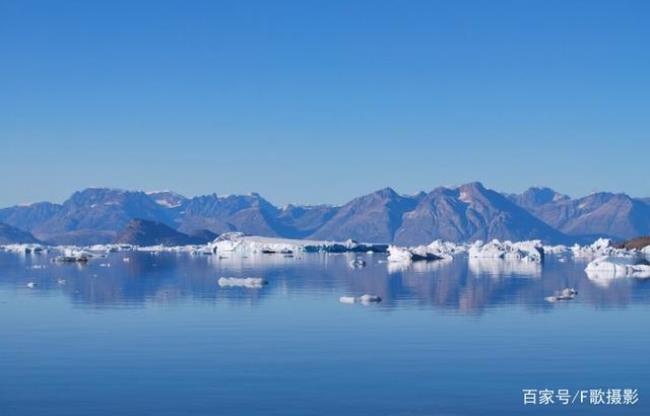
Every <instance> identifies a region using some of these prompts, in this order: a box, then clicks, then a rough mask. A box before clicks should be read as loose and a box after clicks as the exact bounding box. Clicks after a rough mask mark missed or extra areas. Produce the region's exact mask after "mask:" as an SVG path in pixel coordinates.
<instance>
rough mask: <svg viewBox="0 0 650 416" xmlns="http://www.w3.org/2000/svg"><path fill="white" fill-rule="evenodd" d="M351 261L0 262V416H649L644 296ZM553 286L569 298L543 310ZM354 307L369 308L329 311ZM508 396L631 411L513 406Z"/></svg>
mask: <svg viewBox="0 0 650 416" xmlns="http://www.w3.org/2000/svg"><path fill="white" fill-rule="evenodd" d="M123 257H129V259H130V261H128V262H125V261H123ZM355 257H357V256H356V255H355V256H352V255H346V254H339V255H332V254H330V255H326V254H304V255H297V256H295V257H292V258H289V257H284V256H281V255H259V256H252V257H248V258H241V257H237V258H228V259H219V258H217V257H216V256H190V255H188V254H173V253H162V254H151V253H134V252H129V253H112V254H109V255H108V257H106V258H102V259H97V260H92V261H90V262H89V263H88V264H87V265H84V266H79V265H72V264H53V263H52V262H51V261H50V260H51V258H50V257H48V255H16V254H9V253H0V415H2V416H41V415H42V416H45V415H48V416H49V415H52V416H95V415H99V416H120V415H138V416H142V415H157V416H167V415H169V416H172V415H173V416H177V415H300V416H305V415H563V414H566V415H600V414H602V415H649V414H650V330H649V329H648V326H649V325H648V324H649V323H650V281H643V280H637V279H617V280H615V281H593V280H590V279H589V278H588V277H587V275H586V274H585V272H584V267H585V265H586V263H585V262H580V261H577V260H576V261H574V260H567V261H560V260H559V259H557V258H555V257H547V258H546V259H545V261H544V264H543V265H542V266H539V265H534V264H522V263H507V262H503V261H494V260H488V261H478V262H477V261H469V260H468V259H467V257H463V256H460V257H457V258H456V259H455V260H454V261H453V262H450V263H429V264H417V265H413V266H411V267H395V266H392V265H391V266H389V265H388V264H387V263H386V256H385V255H379V254H375V255H362V256H360V257H362V258H364V259H365V260H366V261H367V267H365V268H360V269H353V268H351V267H350V266H349V262H350V260H351V259H353V258H355ZM221 276H228V277H230V276H233V277H263V278H264V279H266V280H267V281H268V285H266V286H264V287H263V288H261V289H246V288H221V287H219V285H218V284H217V280H218V278H219V277H221ZM60 279H64V280H65V283H63V282H58V280H60ZM28 282H34V283H35V284H36V286H35V287H34V288H28V287H27V283H28ZM566 287H571V288H575V289H576V290H578V296H577V297H576V299H575V300H572V301H567V302H558V303H549V302H546V301H545V300H544V297H546V296H549V295H552V294H553V293H554V292H555V291H556V290H561V289H563V288H566ZM364 293H368V294H372V295H379V296H381V297H382V299H383V301H382V302H381V303H379V304H372V305H362V304H352V305H348V304H342V303H340V302H339V297H340V296H345V295H351V296H359V295H362V294H364ZM523 389H538V390H541V389H549V390H553V391H554V392H557V390H559V389H568V390H569V391H570V393H571V394H572V395H573V394H575V393H576V392H577V391H579V390H585V389H586V390H589V389H603V390H604V391H606V390H607V389H635V390H637V392H638V399H639V401H638V402H637V403H636V404H634V405H603V404H600V405H590V404H588V400H589V398H587V402H586V403H585V404H578V403H577V402H576V403H573V404H569V405H562V404H559V402H558V400H557V399H555V404H551V405H526V406H525V405H524V404H523V392H522V390H523Z"/></svg>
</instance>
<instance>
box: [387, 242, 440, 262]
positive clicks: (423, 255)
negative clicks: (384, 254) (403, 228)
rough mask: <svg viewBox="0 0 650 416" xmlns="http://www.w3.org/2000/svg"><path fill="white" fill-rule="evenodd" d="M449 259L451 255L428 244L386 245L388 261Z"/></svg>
mask: <svg viewBox="0 0 650 416" xmlns="http://www.w3.org/2000/svg"><path fill="white" fill-rule="evenodd" d="M443 259H447V260H451V255H449V254H444V253H440V252H438V251H435V249H430V248H429V246H416V247H400V246H392V245H391V246H388V261H389V262H393V263H410V262H412V261H435V260H443Z"/></svg>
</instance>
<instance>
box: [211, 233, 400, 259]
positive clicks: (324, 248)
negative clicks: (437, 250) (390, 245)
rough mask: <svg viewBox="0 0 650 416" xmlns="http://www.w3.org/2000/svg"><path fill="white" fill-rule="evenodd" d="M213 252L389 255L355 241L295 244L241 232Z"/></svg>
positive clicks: (215, 244) (376, 246) (219, 241)
mask: <svg viewBox="0 0 650 416" xmlns="http://www.w3.org/2000/svg"><path fill="white" fill-rule="evenodd" d="M208 246H209V247H210V251H211V252H213V253H218V254H220V255H221V254H226V253H232V254H239V255H249V254H282V255H287V254H295V253H299V252H305V253H322V252H325V253H345V252H369V251H370V252H375V253H378V252H385V251H386V248H387V246H386V245H385V244H364V243H358V242H356V241H354V240H347V241H345V242H336V241H320V240H294V239H289V238H275V237H258V236H250V235H246V234H244V233H240V232H231V233H225V234H222V235H220V236H219V237H217V238H216V239H215V240H214V241H213V242H212V243H209V245H208Z"/></svg>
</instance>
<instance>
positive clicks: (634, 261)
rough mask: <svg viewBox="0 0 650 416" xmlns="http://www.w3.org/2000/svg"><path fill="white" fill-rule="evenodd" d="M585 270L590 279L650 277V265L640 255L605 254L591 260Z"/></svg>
mask: <svg viewBox="0 0 650 416" xmlns="http://www.w3.org/2000/svg"><path fill="white" fill-rule="evenodd" d="M585 272H587V276H588V277H589V278H590V279H593V280H601V281H602V280H606V279H607V278H610V279H614V278H618V277H636V278H641V279H645V278H650V265H648V264H647V263H644V262H643V261H642V260H641V259H640V258H639V256H633V255H628V256H603V257H599V258H597V259H595V260H593V261H591V262H590V263H589V264H588V265H587V267H586V268H585ZM592 276H593V277H592Z"/></svg>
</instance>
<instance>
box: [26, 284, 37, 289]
mask: <svg viewBox="0 0 650 416" xmlns="http://www.w3.org/2000/svg"><path fill="white" fill-rule="evenodd" d="M36 286H38V285H37V284H36V283H34V282H27V287H28V288H30V289H34V288H35V287H36Z"/></svg>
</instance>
